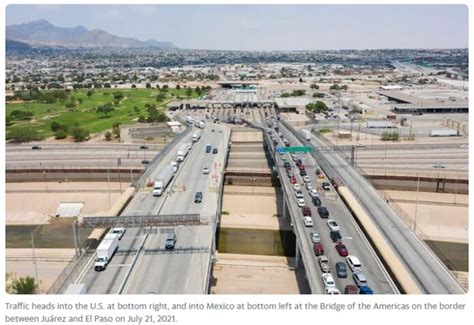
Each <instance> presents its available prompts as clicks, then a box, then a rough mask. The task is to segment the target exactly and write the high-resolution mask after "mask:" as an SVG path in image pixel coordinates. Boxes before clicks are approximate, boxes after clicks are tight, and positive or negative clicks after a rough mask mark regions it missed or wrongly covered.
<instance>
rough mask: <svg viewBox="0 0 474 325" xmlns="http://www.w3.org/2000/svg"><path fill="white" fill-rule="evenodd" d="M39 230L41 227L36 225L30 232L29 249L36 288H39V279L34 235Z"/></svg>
mask: <svg viewBox="0 0 474 325" xmlns="http://www.w3.org/2000/svg"><path fill="white" fill-rule="evenodd" d="M40 229H41V225H38V226H37V227H36V228H35V229H33V231H32V232H31V249H32V255H33V265H34V267H35V281H36V285H37V286H39V277H38V266H37V264H36V251H35V235H36V233H37V232H38V231H39V230H40Z"/></svg>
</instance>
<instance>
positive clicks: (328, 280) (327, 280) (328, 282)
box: [322, 273, 336, 288]
mask: <svg viewBox="0 0 474 325" xmlns="http://www.w3.org/2000/svg"><path fill="white" fill-rule="evenodd" d="M322 278H323V284H324V287H325V288H335V287H336V282H334V278H333V277H332V275H331V273H324V274H323V276H322Z"/></svg>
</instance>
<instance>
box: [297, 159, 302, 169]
mask: <svg viewBox="0 0 474 325" xmlns="http://www.w3.org/2000/svg"><path fill="white" fill-rule="evenodd" d="M302 164H303V161H302V160H301V159H296V166H298V167H300V165H302Z"/></svg>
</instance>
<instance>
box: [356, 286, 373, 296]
mask: <svg viewBox="0 0 474 325" xmlns="http://www.w3.org/2000/svg"><path fill="white" fill-rule="evenodd" d="M359 294H361V295H373V294H374V291H373V290H372V289H371V288H370V287H368V286H362V287H360V289H359Z"/></svg>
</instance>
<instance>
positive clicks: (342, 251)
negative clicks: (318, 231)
mask: <svg viewBox="0 0 474 325" xmlns="http://www.w3.org/2000/svg"><path fill="white" fill-rule="evenodd" d="M336 250H337V252H338V253H339V255H340V256H342V257H345V256H347V255H349V251H348V250H347V248H346V245H344V244H343V243H339V244H337V245H336Z"/></svg>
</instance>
